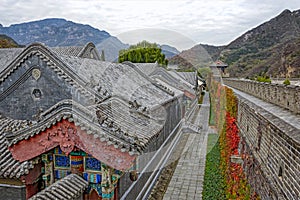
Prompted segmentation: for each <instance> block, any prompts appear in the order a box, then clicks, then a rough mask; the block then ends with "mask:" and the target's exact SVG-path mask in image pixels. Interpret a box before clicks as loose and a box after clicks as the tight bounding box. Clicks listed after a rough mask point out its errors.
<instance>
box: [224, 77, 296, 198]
mask: <svg viewBox="0 0 300 200" xmlns="http://www.w3.org/2000/svg"><path fill="white" fill-rule="evenodd" d="M228 83H229V85H232V86H235V87H236V85H237V84H241V85H238V87H240V88H247V87H248V89H247V90H248V91H256V92H257V93H259V92H260V91H266V90H268V89H270V90H271V88H272V87H273V85H270V84H261V85H262V86H260V84H255V83H253V82H246V83H245V82H242V81H235V80H230V81H229V80H226V84H228ZM275 87H277V91H279V92H278V93H279V94H277V96H276V97H277V98H279V96H281V95H283V94H281V92H283V91H282V90H283V89H284V88H286V89H287V90H288V91H289V93H288V94H287V95H291V93H294V94H295V93H296V92H299V90H295V89H294V90H292V89H291V88H289V87H284V86H275ZM298 94H299V93H298ZM258 95H262V94H258ZM238 98H239V103H238V119H237V121H238V126H239V129H240V136H241V143H240V148H239V149H240V152H241V154H242V155H243V160H244V162H243V168H244V170H245V173H246V175H247V179H248V181H249V183H250V185H251V188H253V189H254V190H255V191H256V192H257V193H258V194H259V196H260V197H261V199H267V200H269V199H289V200H291V199H300V134H299V129H297V128H295V127H293V126H291V125H290V124H288V123H286V122H284V121H283V120H281V119H279V118H277V117H276V116H274V115H272V114H271V113H269V112H267V111H266V110H264V109H263V108H260V107H258V106H256V105H255V104H253V103H251V102H249V101H248V100H246V99H244V98H242V97H240V96H239V97H238ZM264 98H266V97H264ZM285 99H287V100H289V101H291V102H292V99H291V98H285ZM287 100H286V101H287Z"/></svg>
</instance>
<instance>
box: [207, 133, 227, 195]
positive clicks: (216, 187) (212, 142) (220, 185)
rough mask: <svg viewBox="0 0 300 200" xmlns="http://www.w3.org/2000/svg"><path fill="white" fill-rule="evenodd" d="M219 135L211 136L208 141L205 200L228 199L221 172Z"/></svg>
mask: <svg viewBox="0 0 300 200" xmlns="http://www.w3.org/2000/svg"><path fill="white" fill-rule="evenodd" d="M218 139H219V135H218V134H209V135H208V140H207V155H206V163H205V175H204V185H203V192H202V196H203V200H206V199H209V200H218V199H220V200H223V199H226V196H225V193H224V182H223V177H222V174H221V170H220V147H219V141H218Z"/></svg>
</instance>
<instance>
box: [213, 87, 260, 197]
mask: <svg viewBox="0 0 300 200" xmlns="http://www.w3.org/2000/svg"><path fill="white" fill-rule="evenodd" d="M212 86H213V88H214V92H213V93H214V94H212V97H213V99H217V100H214V101H213V100H212V101H211V103H212V104H215V105H212V108H213V112H214V113H215V121H216V125H217V128H218V129H219V133H220V138H219V143H220V151H221V152H220V153H221V162H220V163H221V164H220V168H221V171H222V174H223V176H224V183H225V186H224V187H225V193H226V198H227V199H241V200H244V199H257V197H254V196H255V195H251V192H250V186H249V184H248V183H247V179H246V177H245V175H244V173H243V168H242V166H241V164H236V163H232V162H231V160H230V158H231V156H232V155H238V154H239V152H238V146H239V142H240V137H239V129H238V127H237V124H236V117H237V111H238V100H237V98H236V96H235V95H234V93H233V91H232V90H231V89H229V88H227V87H224V86H221V84H219V83H217V82H214V83H213V84H212ZM224 110H225V112H223V111H224ZM224 118H225V120H224Z"/></svg>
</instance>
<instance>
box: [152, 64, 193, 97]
mask: <svg viewBox="0 0 300 200" xmlns="http://www.w3.org/2000/svg"><path fill="white" fill-rule="evenodd" d="M150 77H151V78H153V79H159V80H161V81H163V82H165V83H167V84H169V85H171V86H172V87H175V88H177V89H179V90H181V91H189V92H190V93H192V94H193V93H195V92H194V90H193V86H192V85H191V84H189V83H188V82H187V81H185V80H183V79H182V78H180V77H178V76H174V74H173V73H170V71H167V70H165V69H163V68H157V69H156V70H155V71H153V72H152V73H151V74H150Z"/></svg>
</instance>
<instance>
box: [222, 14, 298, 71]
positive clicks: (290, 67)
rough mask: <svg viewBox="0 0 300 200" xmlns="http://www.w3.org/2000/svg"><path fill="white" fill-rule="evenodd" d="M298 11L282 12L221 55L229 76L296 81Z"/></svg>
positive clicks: (231, 45)
mask: <svg viewBox="0 0 300 200" xmlns="http://www.w3.org/2000/svg"><path fill="white" fill-rule="evenodd" d="M299 47H300V10H297V11H294V12H291V11H290V10H284V11H283V12H282V13H281V14H279V15H278V16H276V17H275V18H273V19H271V20H269V21H267V22H265V23H263V24H261V25H260V26H258V27H256V28H254V29H252V30H249V31H247V32H246V33H245V34H243V35H241V36H240V37H238V38H237V39H235V40H234V41H232V42H231V43H230V44H228V45H227V46H226V47H225V48H224V50H223V51H222V52H221V55H220V57H221V60H223V61H224V62H226V63H227V64H229V68H228V70H229V72H230V75H231V76H238V77H254V76H257V75H268V76H272V77H300V59H299V56H300V48H299Z"/></svg>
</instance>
